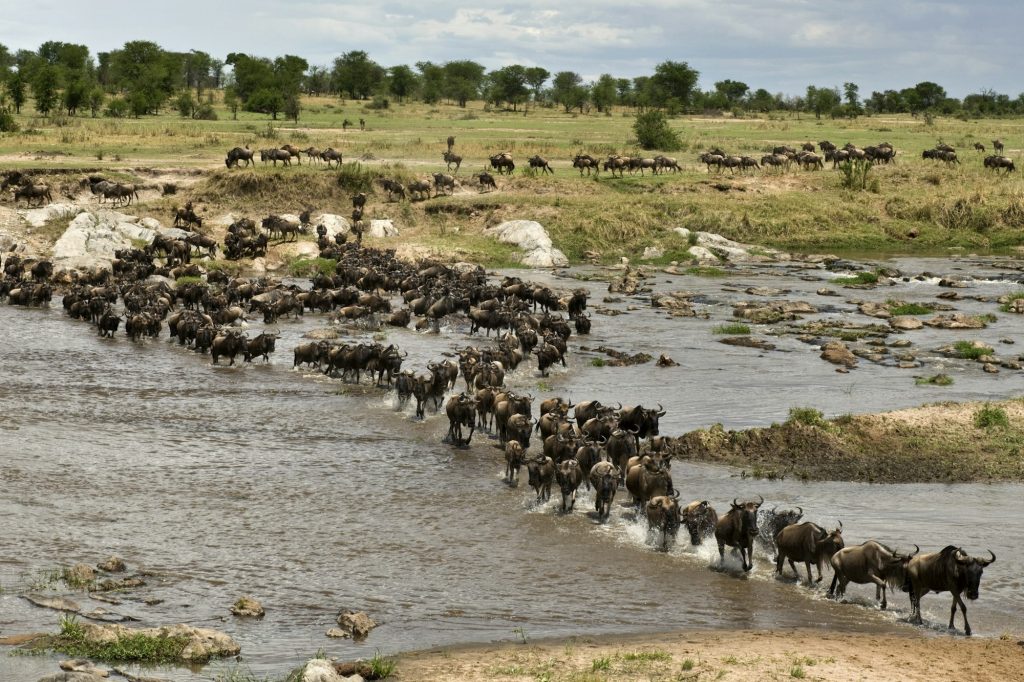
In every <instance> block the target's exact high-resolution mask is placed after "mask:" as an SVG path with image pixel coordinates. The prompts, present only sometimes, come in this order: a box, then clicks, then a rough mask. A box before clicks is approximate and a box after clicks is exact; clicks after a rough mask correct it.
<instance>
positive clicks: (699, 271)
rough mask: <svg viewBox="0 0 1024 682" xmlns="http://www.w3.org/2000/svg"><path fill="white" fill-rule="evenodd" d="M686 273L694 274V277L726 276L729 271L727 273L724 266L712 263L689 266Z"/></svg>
mask: <svg viewBox="0 0 1024 682" xmlns="http://www.w3.org/2000/svg"><path fill="white" fill-rule="evenodd" d="M686 274H687V275H692V276H694V277H725V276H726V275H728V274H729V273H727V272H726V271H725V270H723V269H722V268H716V267H714V266H711V265H699V266H696V267H692V268H687V269H686Z"/></svg>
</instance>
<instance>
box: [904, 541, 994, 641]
mask: <svg viewBox="0 0 1024 682" xmlns="http://www.w3.org/2000/svg"><path fill="white" fill-rule="evenodd" d="M989 554H990V555H991V556H992V558H991V559H981V558H978V557H972V556H970V555H969V554H967V553H966V552H964V550H963V549H961V548H960V547H956V546H954V545H947V546H946V547H943V548H942V550H941V551H938V552H932V553H930V554H919V555H917V556H915V557H914V558H913V559H911V560H910V562H909V563H907V581H906V584H905V586H904V589H905V590H907V591H909V592H910V609H911V614H910V622H911V623H915V624H917V625H920V624H921V623H922V620H921V597H922V596H924V595H926V594H928V593H929V592H949V593H950V594H952V595H953V605H952V607H951V608H950V610H949V629H950V630H952V629H953V620H954V619H955V618H956V607H957V604H959V605H960V611H961V612H962V613H963V615H964V634H966V635H967V636H968V637H969V636H970V635H971V624H970V623H968V622H967V605H966V604H964V601H963V599H962V598H961V597H960V595H961V594H963V593H964V592H966V593H967V598H968V599H971V600H974V599H977V598H978V587H979V585H980V584H981V574H982V572H983V571H984V569H985V567H986V566H988V565H989V564H991V563H992V562H993V561H995V560H996V555H995V553H993V552H992V550H989Z"/></svg>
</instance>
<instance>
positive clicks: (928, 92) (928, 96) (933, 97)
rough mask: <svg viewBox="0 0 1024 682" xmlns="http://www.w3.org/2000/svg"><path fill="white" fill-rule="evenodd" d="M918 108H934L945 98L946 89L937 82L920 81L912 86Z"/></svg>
mask: <svg viewBox="0 0 1024 682" xmlns="http://www.w3.org/2000/svg"><path fill="white" fill-rule="evenodd" d="M913 90H914V92H915V93H916V94H917V100H918V103H919V106H920V110H928V109H934V108H936V107H938V106H939V105H940V104H942V103H943V102H944V101H945V100H946V89H945V88H943V87H942V86H941V85H939V84H938V83H932V82H931V81H922V82H920V83H918V84H917V85H915V86H914V87H913Z"/></svg>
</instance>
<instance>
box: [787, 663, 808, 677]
mask: <svg viewBox="0 0 1024 682" xmlns="http://www.w3.org/2000/svg"><path fill="white" fill-rule="evenodd" d="M789 676H790V677H795V678H796V679H798V680H802V679H804V678H805V677H807V672H806V671H805V670H804V669H803V666H799V665H794V666H793V667H792V668H791V669H790V671H789Z"/></svg>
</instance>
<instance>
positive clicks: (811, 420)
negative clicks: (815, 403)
mask: <svg viewBox="0 0 1024 682" xmlns="http://www.w3.org/2000/svg"><path fill="white" fill-rule="evenodd" d="M786 423H787V424H805V425H807V426H818V427H822V428H824V427H826V426H828V422H826V421H825V415H824V414H822V412H821V410H816V409H814V408H813V407H791V408H789V419H787V420H786Z"/></svg>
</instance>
